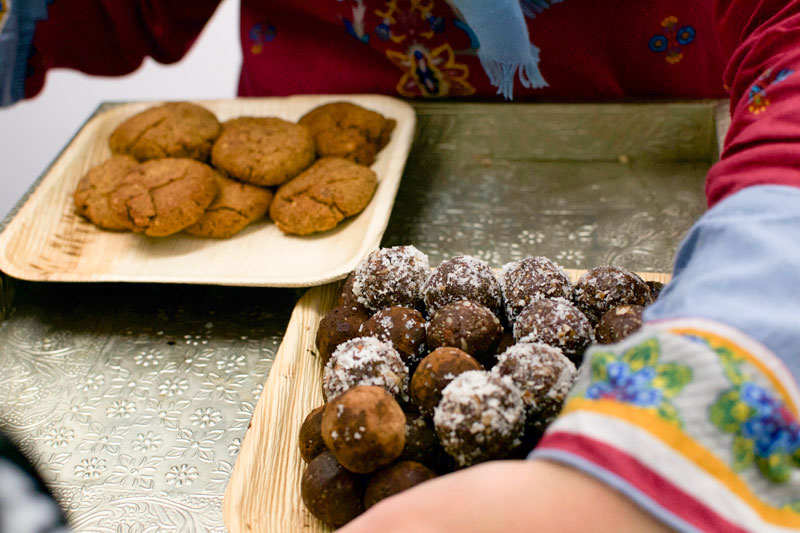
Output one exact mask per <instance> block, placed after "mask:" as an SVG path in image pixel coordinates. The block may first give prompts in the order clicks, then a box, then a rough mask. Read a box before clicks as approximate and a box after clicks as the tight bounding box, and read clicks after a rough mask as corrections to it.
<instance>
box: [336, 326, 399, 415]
mask: <svg viewBox="0 0 800 533" xmlns="http://www.w3.org/2000/svg"><path fill="white" fill-rule="evenodd" d="M408 381H409V378H408V368H407V367H406V365H405V363H403V360H402V359H401V358H400V354H398V353H397V350H395V349H394V347H393V346H392V345H391V344H389V343H387V342H384V341H381V340H379V339H377V338H375V337H357V338H355V339H351V340H349V341H346V342H343V343H342V344H340V345H339V346H338V347H337V348H336V350H334V352H333V354H332V355H331V358H330V360H329V361H328V364H326V365H325V370H324V372H323V376H322V388H323V391H324V392H325V397H326V398H327V399H328V400H331V399H333V398H335V397H336V396H339V395H340V394H342V393H344V392H345V391H347V390H349V389H351V388H353V387H356V386H359V385H375V386H378V387H383V388H384V389H386V390H387V391H388V392H390V393H391V394H393V395H394V396H396V397H398V398H401V399H403V400H407V399H408Z"/></svg>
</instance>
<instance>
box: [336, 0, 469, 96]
mask: <svg viewBox="0 0 800 533" xmlns="http://www.w3.org/2000/svg"><path fill="white" fill-rule="evenodd" d="M337 2H338V3H340V4H341V5H342V13H341V15H340V16H341V20H342V21H343V23H344V27H345V30H346V31H347V33H348V34H349V35H350V36H352V37H353V38H355V39H358V40H359V41H360V42H362V43H364V44H368V45H369V46H371V47H374V48H376V49H378V50H381V51H382V52H383V53H385V54H386V56H387V58H389V60H391V61H392V63H393V64H394V65H395V66H397V67H398V68H399V69H400V73H399V75H400V79H399V80H398V82H397V85H396V89H397V92H398V93H399V94H400V95H402V96H404V97H410V98H414V97H445V96H469V95H471V94H474V93H475V88H474V87H473V86H472V85H471V84H470V83H469V82H468V81H467V80H468V78H469V67H467V65H464V64H461V63H458V62H457V61H456V55H457V54H466V55H469V56H470V57H474V55H475V49H476V48H477V46H478V42H477V38H476V37H475V35H474V32H472V30H471V29H470V28H469V27H468V26H467V25H466V24H464V23H463V22H462V21H459V20H457V19H452V22H450V19H445V15H447V14H450V15H452V10H451V9H450V8H449V7H448V6H446V5H445V3H444V2H438V3H437V1H436V0H385V1H384V2H383V3H382V4H381V7H379V8H376V9H374V10H372V9H371V10H368V9H367V7H366V4H367V2H365V0H348V1H347V2H344V1H343V0H337ZM450 33H452V34H454V36H451V35H450ZM464 33H466V36H467V38H468V42H469V48H468V49H466V50H458V51H454V49H453V47H452V45H451V44H450V43H448V42H447V41H448V40H450V39H452V38H454V39H455V40H456V42H464Z"/></svg>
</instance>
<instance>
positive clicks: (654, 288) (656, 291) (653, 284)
mask: <svg viewBox="0 0 800 533" xmlns="http://www.w3.org/2000/svg"><path fill="white" fill-rule="evenodd" d="M645 283H647V287H648V288H649V289H650V302H651V303H652V302H655V301H656V299H658V296H659V295H660V294H661V289H663V288H664V284H663V283H661V282H660V281H646V282H645Z"/></svg>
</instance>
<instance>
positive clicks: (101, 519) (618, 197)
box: [0, 102, 724, 532]
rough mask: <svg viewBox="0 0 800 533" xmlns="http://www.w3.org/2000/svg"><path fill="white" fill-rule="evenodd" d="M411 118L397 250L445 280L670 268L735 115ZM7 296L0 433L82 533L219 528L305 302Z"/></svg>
mask: <svg viewBox="0 0 800 533" xmlns="http://www.w3.org/2000/svg"><path fill="white" fill-rule="evenodd" d="M109 105H110V104H109ZM101 109H102V108H101ZM416 109H417V113H418V117H419V122H418V127H417V137H416V139H415V143H414V147H413V149H412V152H411V155H410V158H409V160H408V164H407V166H406V170H405V174H404V177H403V181H402V183H401V186H400V190H399V193H398V196H397V200H396V204H395V208H394V210H393V213H392V217H391V220H390V222H389V227H388V229H387V231H386V233H385V235H384V239H383V243H382V244H383V245H384V246H392V245H398V244H409V243H410V244H414V245H415V246H417V247H418V248H419V249H421V250H422V251H424V252H426V253H427V254H428V255H429V256H430V258H431V262H432V264H438V262H439V261H441V260H442V259H446V258H448V257H452V256H455V255H459V254H471V255H476V256H478V257H481V258H483V259H485V260H486V261H488V262H489V263H490V264H491V265H493V266H501V265H502V264H503V263H505V262H507V261H511V260H515V259H520V258H522V257H525V256H528V255H545V256H548V257H550V258H552V259H555V260H556V261H558V262H559V263H560V264H561V265H563V266H564V267H568V268H588V267H591V266H595V265H599V264H609V263H615V264H621V265H625V266H627V267H629V268H631V269H634V270H640V271H669V270H670V267H671V262H672V256H673V254H674V251H675V248H676V246H677V244H678V243H679V241H680V239H681V237H682V236H683V234H684V233H685V231H686V230H687V229H688V228H689V226H690V225H691V224H692V222H693V221H694V220H695V219H696V218H697V217H698V216H699V215H700V214H701V213H702V212H703V209H704V199H703V194H702V191H703V178H704V176H705V173H706V171H707V170H708V168H709V167H710V165H711V164H712V162H713V161H714V159H715V158H716V154H717V146H718V139H719V137H720V133H721V131H720V130H721V129H723V128H722V127H721V126H720V124H721V122H720V121H719V120H717V116H718V115H720V116H723V117H724V112H721V111H720V109H721V108H720V104H719V103H718V102H692V103H670V104H662V103H656V104H619V105H591V104H583V105H521V104H447V103H442V104H420V105H418V106H417V107H416ZM22 202H24V199H23V200H22ZM10 217H13V212H12V214H11V215H9V218H8V219H6V223H7V222H8V220H10ZM4 225H5V224H4ZM2 284H3V285H2V289H3V290H2V294H3V298H2V299H1V300H0V315H4V320H3V321H2V323H0V428H2V429H3V430H4V431H5V432H7V433H9V434H10V435H11V436H12V437H13V438H14V439H15V440H16V441H17V442H18V443H19V444H20V446H21V447H22V449H23V451H24V452H26V453H27V454H28V456H30V457H31V458H32V459H33V460H34V462H35V463H36V464H37V465H38V467H39V468H40V470H41V472H42V473H43V475H44V477H45V478H46V479H47V480H48V481H49V482H50V484H51V486H52V487H53V489H54V491H55V493H56V496H57V498H58V499H59V500H60V502H61V503H62V505H63V507H64V508H65V509H66V511H67V515H68V517H69V520H70V522H71V525H72V526H73V527H74V528H75V529H76V530H79V531H103V532H105V531H109V532H111V531H114V532H126V531H142V532H144V531H224V529H225V528H224V525H223V523H222V514H221V500H222V494H223V492H224V489H225V486H226V483H227V481H228V478H229V476H230V473H231V469H232V466H233V464H234V461H235V459H236V455H237V452H238V448H239V445H240V444H241V441H242V437H243V435H244V433H245V431H246V430H247V427H248V424H249V421H250V417H251V414H252V410H253V407H254V406H255V403H256V400H257V399H258V396H259V394H260V393H261V391H262V384H263V382H264V379H265V377H266V375H267V373H268V372H269V369H270V365H271V361H272V358H273V356H274V354H275V351H276V349H277V347H278V345H279V343H280V340H281V336H282V334H283V331H284V329H285V327H286V324H287V322H288V320H289V315H290V313H291V310H292V308H293V306H294V303H295V302H296V300H297V298H298V296H299V294H300V292H299V290H291V289H267V288H237V287H210V286H188V285H181V286H174V285H132V284H103V285H98V284H42V283H32V282H23V281H19V280H13V279H10V278H8V277H4V278H3V279H2Z"/></svg>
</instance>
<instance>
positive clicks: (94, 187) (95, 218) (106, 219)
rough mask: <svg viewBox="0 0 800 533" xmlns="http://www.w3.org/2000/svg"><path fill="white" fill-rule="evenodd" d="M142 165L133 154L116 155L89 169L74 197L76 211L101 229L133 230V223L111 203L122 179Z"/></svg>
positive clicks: (79, 183)
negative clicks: (130, 223)
mask: <svg viewBox="0 0 800 533" xmlns="http://www.w3.org/2000/svg"><path fill="white" fill-rule="evenodd" d="M138 165H139V161H137V160H136V159H134V158H133V157H131V156H129V155H113V156H111V157H110V158H108V159H106V160H105V161H104V162H103V163H101V164H99V165H97V166H96V167H93V168H91V169H89V172H87V173H86V174H85V175H84V176H83V177H82V178H81V179H80V181H79V182H78V186H77V187H76V189H75V192H74V193H73V194H72V200H73V202H74V203H75V211H77V213H78V214H79V215H81V216H83V217H85V218H87V219H88V220H89V221H90V222H92V223H93V224H95V225H96V226H98V227H100V228H103V229H110V230H127V229H129V224H127V223H126V221H125V220H124V219H120V218H119V216H117V215H116V213H114V211H113V210H112V209H111V205H110V203H109V201H110V198H111V193H113V192H114V191H115V190H116V189H117V187H119V185H120V183H121V182H122V179H123V178H124V177H125V176H127V175H128V174H130V173H131V172H132V171H133V170H134V169H135V168H136V167H137V166H138Z"/></svg>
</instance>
